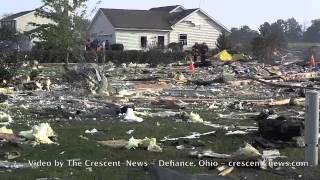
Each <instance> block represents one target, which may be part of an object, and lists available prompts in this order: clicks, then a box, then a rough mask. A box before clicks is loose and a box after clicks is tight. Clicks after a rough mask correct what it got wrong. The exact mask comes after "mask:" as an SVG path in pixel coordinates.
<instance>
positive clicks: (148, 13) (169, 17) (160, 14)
mask: <svg viewBox="0 0 320 180" xmlns="http://www.w3.org/2000/svg"><path fill="white" fill-rule="evenodd" d="M166 8H167V7H164V9H166ZM156 9H158V10H128V9H103V8H101V9H100V10H101V11H102V12H103V13H104V15H105V16H106V17H107V18H108V20H109V21H110V22H111V24H112V25H113V26H114V27H115V28H134V29H158V30H159V29H160V30H172V29H171V26H172V25H174V24H175V23H177V22H178V21H180V20H181V19H183V18H184V17H186V16H188V15H189V14H191V13H192V12H194V11H195V10H197V9H188V10H184V11H181V12H177V13H169V12H170V11H167V10H159V8H156ZM173 9H174V8H173Z"/></svg>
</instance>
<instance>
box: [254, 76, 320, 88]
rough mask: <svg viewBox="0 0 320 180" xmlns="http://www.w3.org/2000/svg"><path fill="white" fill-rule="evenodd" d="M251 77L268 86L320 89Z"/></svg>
mask: <svg viewBox="0 0 320 180" xmlns="http://www.w3.org/2000/svg"><path fill="white" fill-rule="evenodd" d="M248 78H250V79H253V80H255V81H258V82H260V83H263V84H266V85H268V86H274V87H279V88H299V89H312V90H320V88H317V87H306V86H296V85H287V84H278V83H273V82H269V81H266V80H264V79H259V78H256V77H248Z"/></svg>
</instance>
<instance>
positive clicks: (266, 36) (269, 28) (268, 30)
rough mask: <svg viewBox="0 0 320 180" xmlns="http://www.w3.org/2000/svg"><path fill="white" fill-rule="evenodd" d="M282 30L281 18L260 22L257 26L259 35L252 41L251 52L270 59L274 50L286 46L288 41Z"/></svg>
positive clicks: (283, 24)
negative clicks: (270, 22)
mask: <svg viewBox="0 0 320 180" xmlns="http://www.w3.org/2000/svg"><path fill="white" fill-rule="evenodd" d="M284 31H285V22H284V21H283V20H278V21H277V22H275V23H272V24H269V23H268V22H265V23H264V24H262V25H261V26H260V28H259V32H260V35H259V36H258V37H256V38H254V39H253V41H252V50H253V54H254V55H255V56H256V57H259V58H263V59H270V57H271V56H272V54H273V52H274V51H276V50H282V49H284V48H286V47H287V45H288V42H287V38H286V35H285V32H284Z"/></svg>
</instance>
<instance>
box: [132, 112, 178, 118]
mask: <svg viewBox="0 0 320 180" xmlns="http://www.w3.org/2000/svg"><path fill="white" fill-rule="evenodd" d="M135 114H136V115H141V116H146V117H162V118H165V117H174V116H176V115H178V114H179V112H173V111H163V112H156V113H151V112H135Z"/></svg>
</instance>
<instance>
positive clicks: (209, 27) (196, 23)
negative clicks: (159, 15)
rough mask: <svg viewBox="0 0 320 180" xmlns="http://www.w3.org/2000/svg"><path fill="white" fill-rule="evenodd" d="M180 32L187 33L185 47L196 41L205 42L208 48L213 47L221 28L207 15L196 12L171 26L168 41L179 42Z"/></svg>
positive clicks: (189, 46)
mask: <svg viewBox="0 0 320 180" xmlns="http://www.w3.org/2000/svg"><path fill="white" fill-rule="evenodd" d="M180 34H186V35H187V38H188V46H187V48H191V47H192V46H193V45H194V44H195V43H196V42H197V43H203V42H205V43H207V45H208V46H209V48H215V47H216V45H215V44H216V40H217V38H218V37H219V34H221V28H219V27H218V26H217V25H216V24H215V23H214V22H212V21H211V20H210V18H209V17H207V16H206V15H204V14H203V13H201V12H197V13H194V14H192V15H191V16H190V17H188V18H187V19H185V20H184V21H182V22H180V23H178V24H176V25H175V26H173V30H172V31H171V32H170V42H179V36H180Z"/></svg>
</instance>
